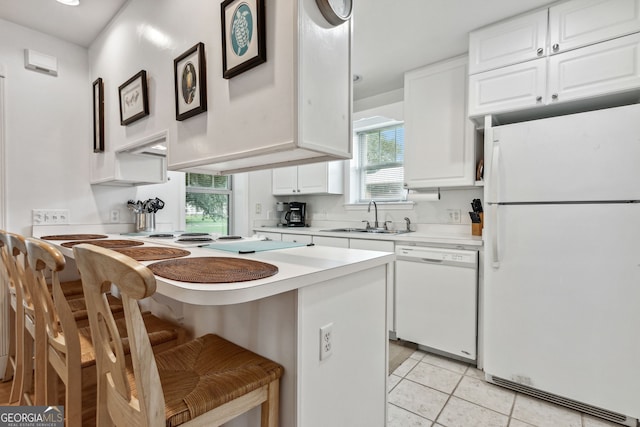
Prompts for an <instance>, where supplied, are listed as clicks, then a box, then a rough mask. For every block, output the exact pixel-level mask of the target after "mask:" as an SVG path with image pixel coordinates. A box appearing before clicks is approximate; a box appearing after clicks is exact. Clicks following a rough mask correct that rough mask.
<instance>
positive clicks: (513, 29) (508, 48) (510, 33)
mask: <svg viewBox="0 0 640 427" xmlns="http://www.w3.org/2000/svg"><path fill="white" fill-rule="evenodd" d="M546 46H547V9H544V10H540V11H537V12H534V13H529V14H526V15H522V16H518V17H515V18H512V19H509V20H506V21H503V22H500V23H497V24H494V25H491V26H488V27H485V28H481V29H479V30H476V31H472V32H471V33H470V34H469V74H475V73H479V72H481V71H487V70H492V69H495V68H500V67H504V66H507V65H511V64H517V63H519V62H524V61H529V60H531V59H535V58H538V57H541V56H544V55H545V54H546V51H545V49H546Z"/></svg>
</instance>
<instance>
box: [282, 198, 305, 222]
mask: <svg viewBox="0 0 640 427" xmlns="http://www.w3.org/2000/svg"><path fill="white" fill-rule="evenodd" d="M306 210H307V204H306V203H300V202H289V210H288V211H287V213H286V214H285V215H284V219H285V220H286V221H287V227H304V226H305V222H304V216H305V214H306Z"/></svg>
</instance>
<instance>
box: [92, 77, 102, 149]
mask: <svg viewBox="0 0 640 427" xmlns="http://www.w3.org/2000/svg"><path fill="white" fill-rule="evenodd" d="M93 152H94V153H102V152H104V83H103V81H102V78H101V77H98V78H97V79H96V81H94V82H93Z"/></svg>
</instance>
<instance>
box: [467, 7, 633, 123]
mask: <svg viewBox="0 0 640 427" xmlns="http://www.w3.org/2000/svg"><path fill="white" fill-rule="evenodd" d="M547 12H548V23H547V22H545V21H544V19H543V18H544V17H545V16H547ZM534 23H535V25H534ZM542 23H544V24H545V25H544V26H543V27H542V28H540V27H539V25H542ZM519 26H520V27H519ZM547 31H548V33H549V39H548V40H547V41H546V43H543V44H542V45H538V46H539V47H538V49H537V50H536V51H535V54H534V45H536V44H537V43H539V42H540V40H544V38H543V37H542V36H541V33H542V34H547ZM639 34H640V0H570V1H566V2H561V3H558V4H555V5H553V6H551V7H550V8H549V9H544V10H541V11H534V12H532V13H529V14H526V15H521V16H517V17H515V18H513V19H509V20H506V21H502V22H499V23H497V24H495V25H491V26H488V27H484V28H481V29H479V30H476V31H473V32H472V33H471V34H470V36H469V43H470V45H469V58H470V61H471V64H472V65H471V66H470V69H471V72H470V76H469V116H470V117H480V116H483V115H485V114H494V113H509V112H514V111H522V110H527V109H532V108H534V109H535V108H538V107H545V106H550V105H554V104H562V103H567V104H564V105H565V107H563V108H575V106H578V104H569V103H570V102H573V101H579V100H587V99H589V102H590V103H591V104H592V105H594V106H595V105H596V104H597V103H598V102H601V103H602V102H608V103H612V104H615V102H616V97H617V99H619V101H618V102H621V101H622V100H623V98H624V99H626V98H628V96H626V95H625V93H628V92H629V91H638V90H640V73H639V68H640V63H639V61H640V56H639V49H640V48H639V44H638V37H639ZM538 56H540V58H538ZM596 98H599V99H596Z"/></svg>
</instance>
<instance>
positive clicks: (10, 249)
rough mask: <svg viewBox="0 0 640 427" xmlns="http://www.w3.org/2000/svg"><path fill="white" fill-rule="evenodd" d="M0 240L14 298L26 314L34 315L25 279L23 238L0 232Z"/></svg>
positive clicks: (25, 255) (25, 260)
mask: <svg viewBox="0 0 640 427" xmlns="http://www.w3.org/2000/svg"><path fill="white" fill-rule="evenodd" d="M0 241H1V242H2V243H3V245H4V246H5V247H6V250H7V260H6V261H7V273H8V275H9V281H10V282H11V285H10V286H12V287H13V288H14V289H15V292H16V298H17V301H18V302H19V303H21V305H22V307H23V309H24V311H25V312H26V314H27V315H29V316H31V317H34V316H35V308H34V306H33V298H32V290H31V287H30V284H29V281H28V280H27V277H26V274H27V268H28V260H27V247H26V244H25V239H24V237H22V236H21V235H19V234H16V233H8V232H6V231H2V232H0Z"/></svg>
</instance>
